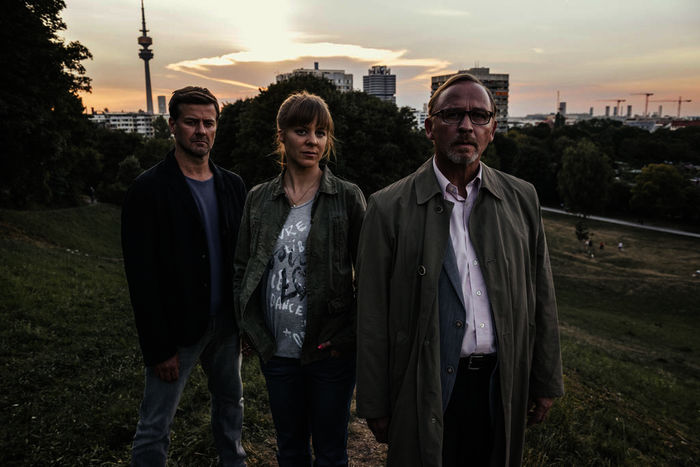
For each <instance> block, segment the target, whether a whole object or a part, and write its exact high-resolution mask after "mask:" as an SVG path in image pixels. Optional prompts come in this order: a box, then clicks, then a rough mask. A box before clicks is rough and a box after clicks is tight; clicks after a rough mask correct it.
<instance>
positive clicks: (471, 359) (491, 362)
mask: <svg viewBox="0 0 700 467" xmlns="http://www.w3.org/2000/svg"><path fill="white" fill-rule="evenodd" d="M496 360H497V358H496V354H495V353H489V354H484V353H473V354H471V355H469V356H468V357H462V358H460V359H459V366H460V367H461V368H462V369H465V370H472V371H478V370H492V369H493V368H494V367H495V366H496Z"/></svg>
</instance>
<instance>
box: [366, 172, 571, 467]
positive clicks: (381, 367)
mask: <svg viewBox="0 0 700 467" xmlns="http://www.w3.org/2000/svg"><path fill="white" fill-rule="evenodd" d="M451 210H452V204H451V203H449V202H447V201H445V200H444V199H443V197H442V194H441V191H440V187H439V185H438V182H437V179H436V177H435V173H434V171H433V166H432V159H430V160H428V161H427V162H426V163H425V164H423V165H422V166H421V167H420V168H419V169H418V170H417V171H416V172H415V173H413V174H412V175H410V176H408V177H406V178H404V179H402V180H400V181H398V182H396V183H394V184H392V185H390V186H388V187H386V188H384V189H383V190H380V191H379V192H377V193H375V194H374V195H372V197H371V198H370V201H369V206H368V209H367V213H366V216H365V220H364V223H363V226H362V233H361V235H360V247H359V253H358V268H357V274H358V290H359V291H358V346H357V351H358V362H357V363H358V366H357V411H358V415H359V416H360V417H363V418H380V417H386V416H390V417H391V424H390V426H389V454H388V464H389V465H396V466H399V465H400V466H440V465H441V463H442V421H443V407H442V400H441V385H440V381H441V380H440V341H439V339H440V335H439V323H438V317H439V313H438V297H437V290H438V279H439V277H440V271H441V269H442V263H443V259H444V256H445V251H446V247H447V242H448V241H449V224H450V213H451ZM469 234H470V238H471V240H472V243H473V244H474V247H475V250H476V253H477V256H478V259H479V262H480V264H481V265H482V272H483V274H484V279H485V281H486V286H487V290H488V295H489V298H490V300H491V309H492V313H493V318H494V325H495V329H496V334H497V345H498V368H499V381H500V393H501V404H502V409H503V414H504V419H503V430H502V432H501V433H497V434H496V443H495V445H496V446H499V447H500V449H498V452H497V456H496V457H495V458H494V459H495V460H496V462H495V463H496V464H499V465H519V464H520V462H521V458H522V449H523V437H524V431H525V423H526V411H527V401H528V397H558V396H561V395H562V394H563V392H564V388H563V382H562V366H561V354H560V348H559V331H558V321H557V308H556V301H555V296H554V285H553V282H552V272H551V268H550V262H549V253H548V251H547V244H546V241H545V234H544V228H543V224H542V219H541V216H540V205H539V201H538V198H537V193H536V191H535V189H534V187H533V186H532V185H531V184H529V183H527V182H525V181H523V180H520V179H517V178H515V177H512V176H510V175H507V174H504V173H502V172H500V171H497V170H495V169H491V168H489V167H488V166H486V165H484V164H482V184H481V188H480V190H479V194H478V198H477V200H476V202H475V205H474V208H473V210H472V214H471V218H470V221H469Z"/></svg>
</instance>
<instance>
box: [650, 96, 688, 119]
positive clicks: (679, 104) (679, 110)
mask: <svg viewBox="0 0 700 467" xmlns="http://www.w3.org/2000/svg"><path fill="white" fill-rule="evenodd" d="M651 102H677V103H678V118H681V103H682V102H693V100H692V99H683V98H682V97H681V96H678V99H659V100H654V101H651ZM659 116H660V115H659Z"/></svg>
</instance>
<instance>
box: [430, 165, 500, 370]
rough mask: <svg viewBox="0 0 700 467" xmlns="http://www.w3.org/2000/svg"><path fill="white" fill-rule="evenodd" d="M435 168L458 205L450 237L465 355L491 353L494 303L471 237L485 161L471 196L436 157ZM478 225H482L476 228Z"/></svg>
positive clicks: (447, 194) (444, 189)
mask: <svg viewBox="0 0 700 467" xmlns="http://www.w3.org/2000/svg"><path fill="white" fill-rule="evenodd" d="M433 169H434V170H435V176H436V177H437V179H438V183H439V184H440V189H441V190H442V196H443V197H444V198H445V200H447V201H450V202H451V203H453V204H454V207H453V208H452V215H451V216H450V239H451V240H452V247H453V249H454V252H455V256H456V258H457V269H458V270H459V277H460V279H461V283H462V296H463V297H464V305H465V307H466V310H465V311H466V319H465V332H464V338H463V339H462V351H461V356H462V357H465V356H468V355H471V354H474V353H477V354H481V353H484V354H489V353H494V352H495V351H496V335H495V329H494V327H493V318H492V317H491V302H489V296H488V293H487V291H486V283H485V282H484V276H483V275H482V274H481V268H480V264H479V259H478V258H477V257H476V252H475V251H474V245H472V242H471V240H470V238H469V228H468V227H469V216H470V215H471V212H472V208H473V207H474V201H476V197H477V195H478V193H479V188H480V185H481V164H480V165H479V171H478V172H477V174H476V177H474V179H473V180H472V181H471V182H469V183H468V184H467V187H466V188H467V197H466V198H463V197H461V196H460V195H459V191H458V189H457V187H456V186H455V185H453V184H452V183H450V181H449V180H448V179H447V178H446V177H445V176H444V175H443V174H442V172H440V169H438V167H437V164H436V163H435V157H433ZM476 228H478V226H477V227H476Z"/></svg>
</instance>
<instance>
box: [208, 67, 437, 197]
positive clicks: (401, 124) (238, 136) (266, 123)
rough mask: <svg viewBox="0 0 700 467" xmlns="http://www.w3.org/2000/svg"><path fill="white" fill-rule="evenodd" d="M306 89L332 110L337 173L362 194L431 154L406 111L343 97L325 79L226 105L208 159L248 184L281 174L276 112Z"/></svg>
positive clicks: (290, 83) (353, 95)
mask: <svg viewBox="0 0 700 467" xmlns="http://www.w3.org/2000/svg"><path fill="white" fill-rule="evenodd" d="M302 90H306V91H308V92H310V93H313V94H317V95H319V96H321V97H322V98H323V99H324V100H325V101H326V103H327V104H328V107H329V109H330V111H331V115H332V116H333V121H334V123H335V136H336V138H337V142H336V150H337V157H336V158H335V159H334V160H331V161H330V162H329V165H330V167H331V168H332V170H333V172H334V173H336V174H337V175H339V176H341V177H343V178H346V179H348V180H351V181H353V182H355V183H357V184H358V185H359V186H360V188H362V190H363V191H364V192H365V194H370V193H373V192H374V191H376V190H378V189H380V188H383V187H384V186H386V185H388V184H390V183H392V182H394V181H396V180H398V179H399V178H401V177H403V176H405V175H407V174H409V173H410V172H412V171H413V170H415V169H416V168H417V167H418V165H420V164H421V163H422V162H423V161H425V159H427V157H428V156H429V154H430V143H429V141H428V139H427V138H426V137H425V135H424V134H423V133H422V132H419V131H417V130H415V129H414V128H413V126H414V117H413V114H412V113H411V111H410V109H408V108H402V109H398V108H396V106H395V105H393V104H391V103H388V102H383V101H381V100H379V99H377V98H376V97H374V96H370V95H368V94H365V93H362V92H349V93H341V92H340V91H338V90H337V89H336V88H335V86H334V85H333V84H332V83H331V82H329V81H328V80H326V79H322V78H316V77H313V76H300V77H294V78H292V79H289V80H286V81H283V82H280V83H276V84H272V85H270V87H269V88H268V89H265V90H262V91H261V92H260V94H259V95H258V96H256V97H255V98H252V99H247V100H241V101H237V102H235V103H234V104H231V105H226V106H225V107H224V108H223V110H222V113H221V117H220V120H219V125H218V131H217V137H216V142H215V143H214V148H213V149H212V158H213V159H214V160H215V161H217V162H218V163H221V164H222V165H223V166H224V167H227V168H230V169H231V170H233V171H235V172H237V173H239V174H240V175H241V176H242V177H243V179H244V180H245V181H246V184H248V185H249V186H252V185H255V184H257V183H260V182H262V181H264V180H266V179H269V178H271V177H273V176H275V175H276V174H277V173H279V170H280V169H279V164H278V163H277V160H278V158H277V155H276V154H275V135H276V125H275V118H276V115H277V110H278V109H279V106H280V105H281V104H282V102H283V101H284V99H286V98H287V96H289V95H290V94H292V93H294V92H298V91H302Z"/></svg>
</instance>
